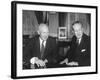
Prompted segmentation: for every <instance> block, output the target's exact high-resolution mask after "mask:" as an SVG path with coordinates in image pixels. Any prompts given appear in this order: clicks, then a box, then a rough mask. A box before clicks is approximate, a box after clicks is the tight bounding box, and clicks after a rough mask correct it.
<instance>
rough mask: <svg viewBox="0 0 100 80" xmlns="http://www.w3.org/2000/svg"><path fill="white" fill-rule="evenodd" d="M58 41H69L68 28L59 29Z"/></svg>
mask: <svg viewBox="0 0 100 80" xmlns="http://www.w3.org/2000/svg"><path fill="white" fill-rule="evenodd" d="M58 39H61V40H66V39H67V28H66V27H59V35H58Z"/></svg>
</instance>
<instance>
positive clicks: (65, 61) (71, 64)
mask: <svg viewBox="0 0 100 80" xmlns="http://www.w3.org/2000/svg"><path fill="white" fill-rule="evenodd" d="M64 63H65V64H66V65H68V66H78V65H79V64H78V62H75V61H72V62H68V58H66V59H65V60H63V61H61V62H60V64H64Z"/></svg>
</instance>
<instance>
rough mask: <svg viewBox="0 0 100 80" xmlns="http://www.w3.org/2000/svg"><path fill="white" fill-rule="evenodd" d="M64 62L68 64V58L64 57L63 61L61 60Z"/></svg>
mask: <svg viewBox="0 0 100 80" xmlns="http://www.w3.org/2000/svg"><path fill="white" fill-rule="evenodd" d="M64 63H66V64H68V58H66V59H64V60H63V61H61V62H60V64H64Z"/></svg>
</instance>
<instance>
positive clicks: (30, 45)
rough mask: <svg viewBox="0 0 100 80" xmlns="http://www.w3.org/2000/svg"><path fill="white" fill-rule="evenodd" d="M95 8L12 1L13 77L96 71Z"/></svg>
mask: <svg viewBox="0 0 100 80" xmlns="http://www.w3.org/2000/svg"><path fill="white" fill-rule="evenodd" d="M96 10H97V7H96V6H86V5H84V6H81V5H67V4H66V5H60V4H46V3H44V4H43V3H34V2H33V3H32V2H29V3H27V2H22V3H21V2H17V1H15V2H12V15H13V16H12V32H13V33H12V41H13V44H15V45H12V47H13V48H12V49H13V50H12V78H24V77H46V76H54V75H56V76H59V75H62V76H63V75H74V74H76V75H78V74H91V73H96V72H97V63H96V57H97V52H96V28H97V25H96V21H97V19H96V16H97V14H96V13H97V12H96Z"/></svg>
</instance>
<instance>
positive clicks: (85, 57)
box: [67, 33, 91, 66]
mask: <svg viewBox="0 0 100 80" xmlns="http://www.w3.org/2000/svg"><path fill="white" fill-rule="evenodd" d="M76 39H77V38H76V36H73V38H72V42H71V46H70V50H69V52H68V55H67V56H68V58H69V61H76V62H78V63H79V66H90V64H91V63H90V59H91V57H90V55H91V54H90V38H89V36H87V35H85V34H84V33H83V36H82V39H81V42H80V44H79V45H77V43H76Z"/></svg>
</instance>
